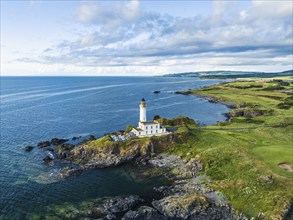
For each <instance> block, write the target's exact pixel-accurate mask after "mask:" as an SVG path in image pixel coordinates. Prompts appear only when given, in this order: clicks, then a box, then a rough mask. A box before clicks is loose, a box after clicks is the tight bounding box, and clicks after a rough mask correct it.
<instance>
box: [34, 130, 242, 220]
mask: <svg viewBox="0 0 293 220" xmlns="http://www.w3.org/2000/svg"><path fill="white" fill-rule="evenodd" d="M185 137H186V134H185V133H179V134H178V133H176V134H175V133H174V134H169V135H166V136H163V137H160V138H153V139H152V138H149V139H147V140H144V141H141V140H140V139H138V140H132V141H131V142H130V143H129V144H128V145H127V146H125V144H124V143H114V142H111V141H108V140H103V138H105V137H103V138H101V139H96V138H95V137H93V136H90V138H88V139H84V140H83V141H81V142H79V143H77V144H76V145H75V146H74V145H73V144H70V143H67V141H68V140H67V139H57V138H54V139H52V140H51V141H45V142H40V143H39V144H38V146H39V147H40V148H42V149H44V150H45V151H47V152H49V153H52V155H54V158H53V157H52V158H51V157H50V159H46V158H47V157H49V156H47V157H46V158H44V162H45V163H50V162H52V161H60V162H71V163H72V164H75V166H70V165H69V166H67V167H66V168H63V169H62V170H61V171H60V175H59V179H60V180H63V179H65V178H68V177H72V176H75V175H79V174H81V173H82V172H83V171H84V170H87V169H93V168H104V167H113V166H118V165H121V164H124V163H129V162H133V163H135V164H136V165H137V166H146V165H147V166H151V167H153V169H154V170H155V171H156V172H155V173H156V174H154V173H153V172H152V171H150V172H149V174H147V175H150V176H152V175H158V176H160V175H162V176H165V177H166V178H168V179H169V180H170V181H171V182H172V183H173V184H171V185H166V186H160V187H156V188H154V189H153V190H154V192H156V193H158V194H160V195H161V196H160V199H154V200H153V201H152V202H151V203H149V204H145V203H144V199H143V198H140V197H139V196H137V195H130V196H123V197H116V198H111V199H108V200H105V201H104V202H103V203H102V204H97V205H94V206H92V207H88V208H86V209H79V210H76V211H75V212H74V213H71V214H70V215H69V216H63V217H62V219H123V220H131V219H132V220H139V219H145V220H152V219H158V220H160V219H162V220H165V219H166V220H167V219H169V220H173V219H174V220H175V219H176V220H177V219H246V218H245V217H244V216H243V215H241V214H238V213H237V212H235V211H234V210H232V208H231V207H230V206H229V205H228V203H227V200H226V199H225V196H224V195H223V194H222V193H220V192H217V191H215V190H214V189H213V188H212V187H211V185H210V183H211V180H210V179H209V178H208V177H207V176H205V175H204V173H203V164H202V162H201V161H200V158H199V156H197V155H194V158H192V159H189V160H186V159H183V158H182V157H180V156H174V155H167V154H163V150H162V149H165V148H166V147H168V146H170V145H175V144H179V143H183V142H184V139H185ZM105 139H106V138H105ZM102 140H103V141H105V143H106V144H104V142H103V145H102V144H101V146H102V147H99V148H98V149H93V148H91V144H93V143H98V142H99V143H100V142H101V141H102ZM123 148H126V149H127V150H126V151H123V150H122V149H123Z"/></svg>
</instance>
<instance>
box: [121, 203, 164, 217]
mask: <svg viewBox="0 0 293 220" xmlns="http://www.w3.org/2000/svg"><path fill="white" fill-rule="evenodd" d="M122 220H168V218H167V217H165V216H163V215H161V214H160V213H159V212H158V211H157V210H155V209H154V208H151V207H149V206H141V207H139V209H138V210H137V211H128V212H127V213H126V214H125V215H124V216H123V217H122Z"/></svg>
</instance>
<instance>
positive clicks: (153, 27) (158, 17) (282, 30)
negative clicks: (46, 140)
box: [1, 0, 293, 76]
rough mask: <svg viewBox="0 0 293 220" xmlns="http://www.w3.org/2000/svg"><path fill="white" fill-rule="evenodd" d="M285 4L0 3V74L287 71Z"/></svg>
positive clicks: (292, 54) (238, 0) (290, 9)
mask: <svg viewBox="0 0 293 220" xmlns="http://www.w3.org/2000/svg"><path fill="white" fill-rule="evenodd" d="M292 20H293V1H291V0H290V1H286V0H277V1H274V0H265V1H260V0H247V1H246V0H226V1H220V0H215V1H209V0H205V1H195V0H194V1H143V0H140V1H139V0H132V1H126V0H124V1H93V0H92V1H77V0H75V1H61V0H60V1H52V0H50V1H49V0H47V1H42V0H40V1H36V0H31V1H24V0H21V1H11V0H1V75H8V76H12V75H41V76H58V75H62V76H63V75H64V76H71V75H80V76H102V75H103V76H120V75H121V76H122V75H128V76H145V75H147V76H152V75H161V74H167V73H180V72H192V71H213V70H232V71H233V70H235V71H266V72H276V71H284V70H289V69H292V68H293V67H292V65H293V64H292V60H293V46H292V45H293V32H292V26H293V21H292Z"/></svg>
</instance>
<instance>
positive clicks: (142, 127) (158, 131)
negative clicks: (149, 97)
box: [131, 98, 169, 137]
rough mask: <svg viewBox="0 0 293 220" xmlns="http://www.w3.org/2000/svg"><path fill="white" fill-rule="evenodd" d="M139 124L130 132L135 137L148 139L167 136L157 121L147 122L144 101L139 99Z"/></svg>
mask: <svg viewBox="0 0 293 220" xmlns="http://www.w3.org/2000/svg"><path fill="white" fill-rule="evenodd" d="M139 110H140V114H139V122H138V127H136V128H133V129H132V130H131V132H132V133H133V134H134V135H136V136H137V137H150V136H160V135H164V134H168V133H169V132H167V131H166V128H165V127H163V126H162V125H160V123H159V122H158V121H147V117H146V101H145V99H144V98H142V99H141V101H140V105H139Z"/></svg>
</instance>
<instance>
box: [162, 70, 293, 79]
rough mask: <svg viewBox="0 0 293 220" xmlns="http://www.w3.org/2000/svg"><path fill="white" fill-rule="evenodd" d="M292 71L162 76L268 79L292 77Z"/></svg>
mask: <svg viewBox="0 0 293 220" xmlns="http://www.w3.org/2000/svg"><path fill="white" fill-rule="evenodd" d="M292 75H293V70H288V71H283V72H274V73H267V72H245V71H205V72H186V73H172V74H166V75H163V77H200V78H201V79H235V78H250V77H259V78H269V77H276V76H292Z"/></svg>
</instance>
